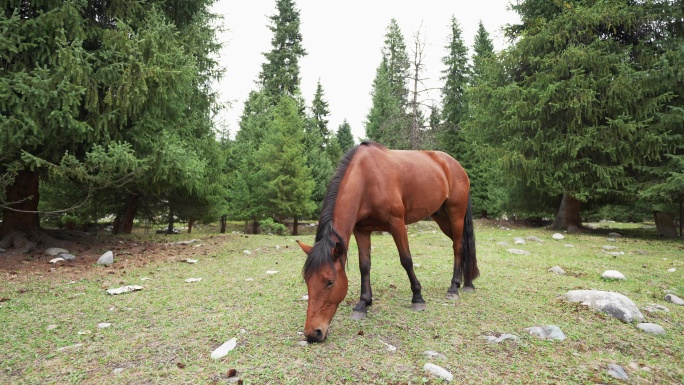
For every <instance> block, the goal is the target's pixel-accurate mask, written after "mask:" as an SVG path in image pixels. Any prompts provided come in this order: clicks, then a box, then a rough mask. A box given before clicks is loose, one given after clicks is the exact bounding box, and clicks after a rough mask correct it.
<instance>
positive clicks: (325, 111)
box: [311, 79, 330, 147]
mask: <svg viewBox="0 0 684 385" xmlns="http://www.w3.org/2000/svg"><path fill="white" fill-rule="evenodd" d="M311 114H312V118H313V121H314V125H315V126H316V128H317V129H318V132H319V133H320V135H321V138H323V147H327V146H328V142H329V140H330V132H329V130H328V119H327V118H328V115H330V109H329V106H328V102H327V101H325V100H324V99H323V86H321V81H320V79H319V80H318V83H317V84H316V93H315V94H314V98H313V101H312V102H311Z"/></svg>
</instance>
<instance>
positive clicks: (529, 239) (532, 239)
mask: <svg viewBox="0 0 684 385" xmlns="http://www.w3.org/2000/svg"><path fill="white" fill-rule="evenodd" d="M526 239H527V240H528V241H532V242H538V243H543V242H544V241H542V240H541V239H539V238H537V237H535V236H534V235H530V236H529V237H527V238H526Z"/></svg>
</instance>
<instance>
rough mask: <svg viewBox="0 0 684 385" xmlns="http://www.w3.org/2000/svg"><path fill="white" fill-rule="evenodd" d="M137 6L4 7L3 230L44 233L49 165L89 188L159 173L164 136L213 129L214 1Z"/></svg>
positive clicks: (0, 85)
mask: <svg viewBox="0 0 684 385" xmlns="http://www.w3.org/2000/svg"><path fill="white" fill-rule="evenodd" d="M132 3H136V4H137V2H132V1H122V2H117V3H116V4H114V3H112V4H109V3H97V4H90V5H87V4H85V3H83V2H80V1H64V2H25V1H24V2H20V1H11V2H7V3H6V4H5V5H4V6H3V8H2V11H1V12H0V25H1V27H0V28H2V29H3V30H4V31H6V32H7V33H8V34H7V35H6V36H5V37H6V38H5V39H2V42H0V45H3V46H2V47H0V49H1V50H2V52H3V55H2V57H0V67H2V68H4V69H5V71H3V72H2V73H0V89H2V90H3V92H4V93H5V94H4V95H3V97H2V98H1V100H2V102H1V104H0V133H1V134H0V135H2V134H5V135H4V137H3V138H2V139H3V140H2V143H0V154H2V155H0V157H2V162H1V164H2V166H0V173H1V174H2V175H3V176H4V178H0V179H3V180H4V181H5V184H4V186H3V187H4V188H5V197H4V199H3V202H4V203H3V208H4V213H3V225H2V228H0V236H7V235H8V234H9V233H11V232H13V231H14V230H20V231H23V232H26V233H32V234H36V233H38V232H39V226H40V222H39V217H38V212H37V207H38V197H39V179H38V175H39V174H41V173H42V174H44V175H53V176H57V175H59V176H61V177H62V178H69V179H71V180H74V181H78V182H79V183H83V184H86V185H89V186H91V188H95V187H102V186H110V187H111V186H113V187H121V184H123V183H131V182H132V181H135V180H147V181H149V182H152V181H160V180H161V179H163V176H162V175H166V176H168V175H169V174H164V173H162V175H159V174H158V173H156V172H152V171H151V170H152V169H153V168H155V167H158V166H159V165H158V164H155V163H154V162H153V160H154V158H155V154H157V153H159V152H160V151H159V146H163V143H162V142H160V141H161V140H163V139H164V138H165V137H173V136H179V137H182V136H184V135H186V133H189V134H190V135H195V138H197V139H198V141H201V140H204V139H206V138H207V137H208V135H205V134H207V133H210V132H211V127H210V120H209V119H208V118H207V117H208V116H209V108H210V106H212V105H213V98H212V96H211V93H210V92H207V91H208V90H209V88H208V81H207V80H208V79H210V78H211V77H213V76H215V75H216V71H215V68H214V62H213V61H212V60H211V59H210V58H209V55H210V54H211V52H212V51H213V50H214V49H215V48H216V45H214V44H212V42H211V41H210V40H211V39H213V28H212V27H210V23H209V21H210V20H211V15H210V14H209V13H208V5H209V4H210V3H211V1H209V0H205V1H199V0H198V1H192V2H185V3H184V5H183V6H178V5H177V4H175V3H176V2H174V1H163V0H160V1H150V5H151V6H150V7H139V6H136V5H135V4H132ZM207 38H208V39H210V40H206V39H207ZM28 90H30V92H27V91H28ZM160 122H162V124H160ZM188 126H189V127H188ZM160 127H165V128H160ZM38 128H40V129H38ZM181 128H182V129H183V130H182V131H181V130H180V129H181ZM162 132H163V133H164V135H162ZM9 133H13V134H12V135H8V134H9ZM200 138H201V139H200ZM193 149H196V147H194V146H193ZM186 150H187V148H186ZM145 170H148V171H145ZM121 177H125V178H124V179H120V178H121ZM150 177H151V178H154V179H148V178H150ZM194 187H195V186H193V187H191V189H192V188H194ZM7 243H11V242H10V241H8V240H6V241H5V242H4V244H7Z"/></svg>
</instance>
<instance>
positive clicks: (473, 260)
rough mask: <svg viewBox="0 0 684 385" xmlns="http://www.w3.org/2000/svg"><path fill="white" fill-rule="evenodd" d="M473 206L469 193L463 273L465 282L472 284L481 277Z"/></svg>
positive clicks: (464, 226) (462, 247)
mask: <svg viewBox="0 0 684 385" xmlns="http://www.w3.org/2000/svg"><path fill="white" fill-rule="evenodd" d="M472 212H473V204H472V202H471V200H470V192H468V208H467V209H466V215H465V217H464V218H463V239H462V240H461V271H462V272H463V275H464V278H465V282H472V280H474V279H475V278H477V277H479V276H480V269H478V268H477V257H476V254H475V233H474V230H473V215H472Z"/></svg>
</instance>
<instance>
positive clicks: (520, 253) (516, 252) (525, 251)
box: [506, 249, 530, 255]
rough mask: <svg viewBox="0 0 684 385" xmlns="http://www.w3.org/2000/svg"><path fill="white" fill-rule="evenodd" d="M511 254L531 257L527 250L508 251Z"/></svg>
mask: <svg viewBox="0 0 684 385" xmlns="http://www.w3.org/2000/svg"><path fill="white" fill-rule="evenodd" d="M506 251H508V252H509V253H511V254H519V255H530V252H529V251H527V250H520V249H506Z"/></svg>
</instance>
